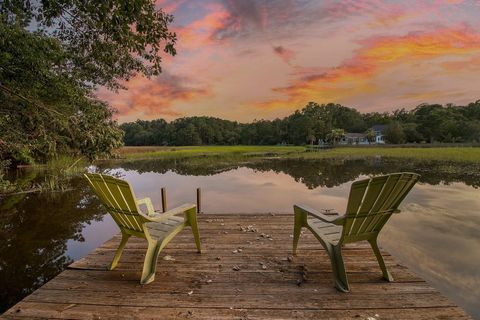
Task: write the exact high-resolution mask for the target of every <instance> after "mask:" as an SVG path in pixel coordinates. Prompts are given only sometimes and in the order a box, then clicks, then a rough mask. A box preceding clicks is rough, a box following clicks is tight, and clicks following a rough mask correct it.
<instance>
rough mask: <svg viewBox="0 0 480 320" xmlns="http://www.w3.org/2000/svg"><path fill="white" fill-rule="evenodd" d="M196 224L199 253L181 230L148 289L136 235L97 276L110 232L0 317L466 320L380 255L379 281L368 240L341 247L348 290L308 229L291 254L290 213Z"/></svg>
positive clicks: (107, 254) (107, 255) (109, 250)
mask: <svg viewBox="0 0 480 320" xmlns="http://www.w3.org/2000/svg"><path fill="white" fill-rule="evenodd" d="M199 227H200V235H201V239H202V247H203V253H202V254H197V253H196V251H195V244H194V242H193V237H192V234H191V232H190V230H189V229H188V228H187V229H185V230H184V231H182V232H181V233H180V234H179V235H178V236H177V237H176V238H175V239H174V240H173V241H172V242H171V243H170V244H169V245H168V246H167V248H166V249H165V250H164V251H163V252H162V253H161V256H160V258H159V263H158V267H157V274H156V279H155V281H154V282H153V283H151V284H148V285H145V286H142V285H140V284H139V279H140V272H141V269H142V264H143V254H144V253H145V249H146V245H145V242H144V240H142V239H134V238H132V239H131V240H130V242H129V243H128V244H127V247H126V249H125V251H124V254H123V257H122V259H121V260H120V264H119V266H118V268H117V269H116V270H115V271H106V269H105V268H106V266H107V265H108V263H109V262H110V261H111V259H112V257H113V254H114V250H115V249H116V247H117V244H118V242H119V237H118V236H115V237H114V238H113V239H111V240H109V241H107V242H106V243H105V244H103V245H102V246H101V247H99V248H97V249H96V250H95V251H94V252H92V253H91V254H89V255H88V256H87V257H85V258H83V259H81V260H79V261H77V262H75V263H73V264H72V265H70V266H69V268H68V269H67V270H65V271H63V272H62V273H61V274H59V275H58V276H57V277H55V278H54V279H52V280H51V281H50V282H48V283H47V284H45V285H44V286H43V287H41V288H40V289H38V290H37V291H35V292H34V293H32V294H31V295H30V296H28V297H26V298H25V299H24V300H23V301H21V302H19V303H18V304H17V305H15V306H14V307H12V308H11V309H10V310H8V311H7V312H6V313H5V314H4V315H3V316H2V317H3V318H4V319H21V318H28V319H32V318H48V319H163V320H164V319H242V320H247V319H349V318H354V319H369V320H371V319H378V320H380V319H470V318H469V316H468V315H467V314H466V313H465V312H464V311H463V310H462V309H461V308H459V307H457V306H456V305H455V304H454V303H453V302H452V301H450V300H449V299H447V298H446V297H444V296H443V295H441V294H440V293H439V292H438V291H437V290H435V289H434V288H432V287H431V286H430V285H429V284H427V283H426V282H425V281H424V280H422V279H420V278H419V277H418V276H416V275H414V274H413V273H412V272H410V271H409V270H408V269H407V268H406V267H404V266H401V265H399V264H397V263H396V262H395V260H394V259H393V258H392V257H391V256H390V255H389V254H388V253H386V252H384V255H385V258H386V259H385V260H386V263H387V265H388V267H389V268H390V271H391V273H392V275H393V277H394V278H395V280H396V281H395V282H394V283H388V282H385V281H383V280H382V279H381V271H380V269H379V267H378V265H377V262H376V260H375V257H374V255H373V253H372V251H371V249H370V248H369V247H368V246H367V244H359V245H350V246H347V247H346V249H345V250H344V256H345V260H346V266H347V272H348V277H349V280H350V283H351V292H350V293H347V294H346V293H340V292H337V291H336V290H335V289H334V288H333V283H332V277H331V267H330V262H329V260H328V257H327V255H326V253H325V251H324V250H323V249H322V247H321V246H320V244H319V243H318V242H317V241H316V240H315V239H314V237H313V236H312V235H311V234H310V233H309V232H307V231H305V232H304V234H303V235H302V238H301V240H300V245H299V252H298V256H296V257H294V258H293V259H292V258H291V257H290V255H291V246H292V236H291V234H292V229H293V216H292V215H275V216H273V215H271V214H261V215H260V214H258V215H247V214H244V215H242V214H235V215H234V214H229V215H207V214H202V215H200V216H199ZM166 256H167V257H166ZM234 269H238V270H234Z"/></svg>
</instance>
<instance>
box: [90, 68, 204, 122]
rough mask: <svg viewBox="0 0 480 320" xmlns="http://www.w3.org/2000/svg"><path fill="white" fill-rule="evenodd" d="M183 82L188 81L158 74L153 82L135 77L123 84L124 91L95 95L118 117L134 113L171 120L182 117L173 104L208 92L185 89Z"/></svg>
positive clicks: (201, 89)
mask: <svg viewBox="0 0 480 320" xmlns="http://www.w3.org/2000/svg"><path fill="white" fill-rule="evenodd" d="M186 82H188V79H185V78H182V77H179V76H173V75H170V74H168V73H162V74H161V75H160V76H158V77H157V78H155V79H147V78H144V77H135V78H134V79H132V80H130V81H129V82H128V83H125V85H126V86H127V87H128V90H126V91H121V92H119V93H113V92H110V91H106V90H105V89H103V90H100V91H99V92H98V93H97V96H98V97H99V98H100V99H103V100H105V101H108V102H109V103H110V104H112V105H114V106H115V108H116V109H117V110H118V115H119V118H128V117H129V116H130V115H137V114H142V115H143V118H160V117H167V118H172V117H178V116H182V114H181V113H179V112H177V111H175V110H173V109H172V105H173V104H174V103H176V102H179V101H183V102H185V101H187V102H188V101H192V100H194V99H197V98H199V97H204V96H208V95H210V92H209V90H207V89H204V88H195V87H192V86H188V85H186V84H185V83H186Z"/></svg>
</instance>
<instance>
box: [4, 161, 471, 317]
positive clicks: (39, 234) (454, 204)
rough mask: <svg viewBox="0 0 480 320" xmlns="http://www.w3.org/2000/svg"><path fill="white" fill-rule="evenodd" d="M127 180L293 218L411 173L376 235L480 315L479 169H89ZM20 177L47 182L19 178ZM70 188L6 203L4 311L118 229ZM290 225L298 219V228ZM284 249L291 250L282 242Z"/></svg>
mask: <svg viewBox="0 0 480 320" xmlns="http://www.w3.org/2000/svg"><path fill="white" fill-rule="evenodd" d="M92 169H95V170H100V171H103V172H108V173H111V174H115V175H118V176H121V177H123V178H124V179H126V180H128V181H129V182H130V183H131V184H132V185H133V187H134V189H135V193H136V195H137V197H139V198H141V197H147V196H148V197H151V198H152V201H153V203H154V206H155V207H156V208H160V207H161V201H160V192H159V190H160V188H161V187H166V188H167V199H168V206H169V207H170V208H172V207H174V206H176V205H179V204H181V203H184V202H195V189H196V188H197V187H201V188H202V195H203V199H202V204H203V208H202V209H203V211H204V212H208V213H238V212H242V213H265V212H281V213H291V212H292V205H293V204H294V203H305V204H308V205H310V206H312V207H315V208H319V209H320V208H325V209H330V208H334V209H336V210H337V211H339V212H343V211H344V210H345V207H346V204H347V198H348V192H349V188H350V185H351V182H352V181H354V180H357V179H361V178H365V177H368V176H372V175H378V174H383V173H389V172H397V171H413V172H418V173H420V174H421V175H422V178H421V182H420V183H419V184H417V186H416V187H415V188H414V189H413V190H412V192H411V193H410V195H409V196H408V197H407V198H406V199H405V201H404V203H403V205H402V209H403V212H402V213H401V214H398V215H394V216H393V217H392V218H391V220H390V221H389V223H388V224H387V225H386V226H385V229H384V231H383V232H382V234H381V237H380V243H381V245H382V246H383V247H384V248H385V249H387V250H388V251H390V252H391V253H392V254H393V255H394V256H395V257H396V258H397V260H398V261H399V262H401V263H403V264H405V265H407V266H408V267H409V268H411V269H412V270H413V271H415V272H416V273H417V274H419V275H420V276H422V277H423V278H425V279H426V280H428V281H429V282H430V283H431V284H432V285H433V286H434V287H436V288H437V289H439V290H440V291H442V292H443V293H444V294H446V295H447V296H449V297H450V298H451V299H452V300H453V301H455V302H456V303H457V304H459V305H460V306H462V307H463V308H464V309H466V310H467V312H469V313H470V314H471V315H472V316H474V317H475V318H477V319H480V305H479V303H478V301H480V271H479V268H478V267H479V266H480V254H479V252H480V232H479V230H480V191H479V190H478V189H477V188H478V187H479V186H480V172H478V170H476V169H478V168H474V167H473V168H472V167H471V166H461V165H454V164H446V163H435V162H430V163H416V162H407V161H400V160H382V159H371V160H343V161H341V160H335V161H333V160H329V161H326V160H323V161H318V160H317V161H306V160H279V159H271V160H263V161H255V162H251V163H242V164H231V163H222V162H221V161H220V160H219V161H218V162H216V163H215V162H214V163H212V162H211V161H210V162H209V161H205V162H202V161H198V162H195V161H179V160H176V161H161V160H149V161H136V162H128V163H108V164H107V163H105V164H102V165H101V166H99V167H98V168H92ZM16 175H17V177H16V178H17V179H19V181H21V180H22V179H24V180H25V179H30V180H32V179H33V180H34V179H38V180H42V179H45V177H44V175H42V173H38V172H34V173H32V172H17V173H16ZM68 187H69V188H71V190H70V191H65V192H50V193H47V192H44V193H27V194H20V195H14V196H10V197H7V198H4V199H1V200H0V201H1V202H0V210H1V212H0V288H1V289H0V290H1V291H0V301H1V304H0V311H3V310H5V309H6V308H8V307H9V306H11V305H12V304H14V303H15V302H17V301H18V300H20V299H21V298H23V297H24V296H25V295H27V294H29V293H30V292H32V291H33V290H34V289H35V288H37V287H39V286H41V285H42V284H43V283H45V282H46V281H48V280H49V279H51V278H52V277H54V276H55V275H56V274H58V273H59V272H60V271H61V270H63V269H64V268H65V266H66V265H68V264H70V263H71V262H72V261H74V260H76V259H79V258H81V257H82V256H84V255H86V254H88V252H90V251H91V250H93V249H94V248H95V247H97V246H98V245H100V244H101V243H103V242H104V241H106V240H108V239H109V238H110V237H111V236H112V235H114V234H115V233H116V232H117V228H116V225H115V223H114V222H113V220H112V219H111V218H110V216H109V215H105V214H104V211H103V209H102V207H101V205H100V203H99V202H98V200H97V199H96V198H95V197H94V196H93V194H92V193H91V191H90V190H89V188H88V187H87V185H86V184H85V182H84V181H83V180H82V179H79V178H73V179H72V180H71V181H69V182H68ZM292 223H293V222H292ZM286 245H287V244H286Z"/></svg>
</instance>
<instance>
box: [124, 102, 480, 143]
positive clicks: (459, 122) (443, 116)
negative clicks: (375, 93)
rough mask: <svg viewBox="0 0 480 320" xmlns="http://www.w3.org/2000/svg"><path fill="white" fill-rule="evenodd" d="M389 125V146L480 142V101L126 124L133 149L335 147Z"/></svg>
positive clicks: (314, 106)
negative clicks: (343, 138) (271, 117)
mask: <svg viewBox="0 0 480 320" xmlns="http://www.w3.org/2000/svg"><path fill="white" fill-rule="evenodd" d="M374 125H384V129H383V134H384V135H385V138H386V140H387V142H389V143H394V144H398V143H431V142H450V143H455V142H479V141H480V100H478V101H476V102H472V103H469V104H468V105H465V106H456V105H453V104H447V105H440V104H421V105H419V106H417V107H416V108H414V109H412V110H405V109H398V110H395V111H393V112H370V113H360V112H359V111H358V110H356V109H354V108H349V107H345V106H342V105H340V104H333V103H328V104H321V105H320V104H318V103H315V102H309V103H308V104H307V105H306V106H305V107H304V108H303V109H301V110H297V111H295V112H294V113H293V114H291V115H289V116H287V117H285V118H282V119H275V120H255V121H253V122H251V123H239V122H236V121H229V120H223V119H219V118H214V117H185V118H180V119H176V120H174V121H172V122H167V121H165V120H164V119H157V120H151V121H145V120H137V121H135V122H129V123H124V124H122V125H120V128H121V129H122V130H123V131H124V133H125V134H124V143H125V144H126V145H129V146H145V145H158V146H162V145H163V146H167V145H172V146H182V145H238V144H242V145H275V144H293V145H304V144H309V143H316V142H317V141H318V139H322V140H324V141H327V142H331V143H333V142H335V141H336V140H337V139H338V138H339V136H340V135H342V134H343V133H345V132H352V133H353V132H355V133H365V134H366V137H367V138H369V137H371V135H372V132H371V127H372V126H374Z"/></svg>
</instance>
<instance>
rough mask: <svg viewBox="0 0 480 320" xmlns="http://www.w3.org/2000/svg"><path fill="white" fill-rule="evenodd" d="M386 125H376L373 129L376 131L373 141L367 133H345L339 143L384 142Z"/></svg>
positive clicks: (363, 143)
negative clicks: (369, 139) (370, 140)
mask: <svg viewBox="0 0 480 320" xmlns="http://www.w3.org/2000/svg"><path fill="white" fill-rule="evenodd" d="M385 127H386V126H385V125H379V124H377V125H374V126H373V127H372V128H371V129H372V130H373V132H375V140H374V141H372V142H369V141H368V138H367V135H366V134H365V133H345V134H344V135H343V137H342V138H341V139H340V141H339V144H341V145H348V144H352V145H366V144H367V145H368V144H384V143H385V136H384V134H383V130H384V129H385Z"/></svg>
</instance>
